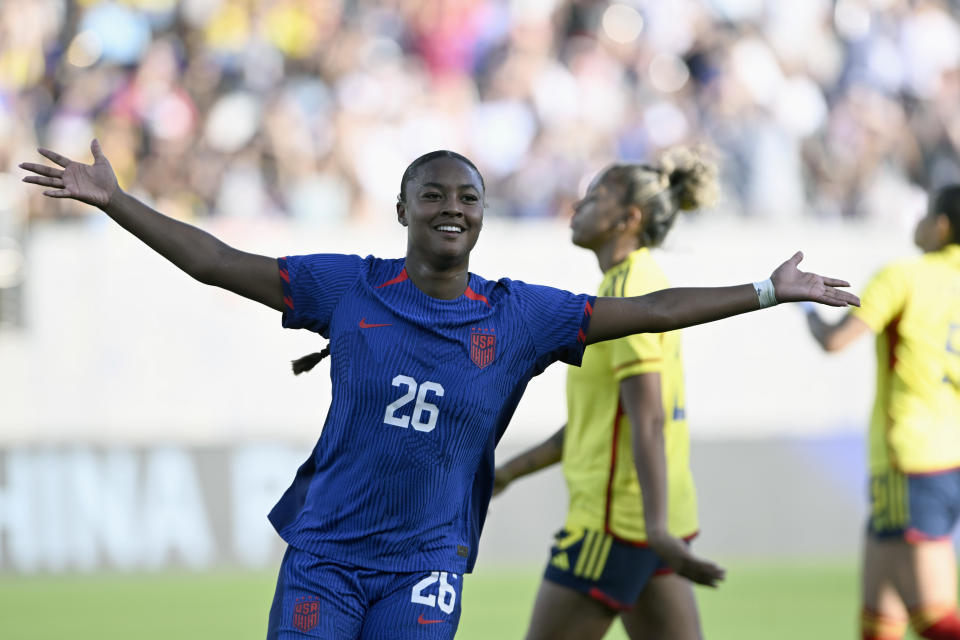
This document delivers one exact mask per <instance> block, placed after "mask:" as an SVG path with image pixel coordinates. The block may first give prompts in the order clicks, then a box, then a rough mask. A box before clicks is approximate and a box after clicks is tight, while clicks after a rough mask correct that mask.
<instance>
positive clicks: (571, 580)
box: [543, 528, 689, 611]
mask: <svg viewBox="0 0 960 640" xmlns="http://www.w3.org/2000/svg"><path fill="white" fill-rule="evenodd" d="M688 542H689V540H688ZM670 573H673V571H672V570H671V569H670V567H668V566H667V565H666V563H664V561H663V560H662V559H661V558H660V556H658V555H657V554H656V553H654V551H653V550H652V549H650V548H649V547H647V546H645V545H643V543H637V542H629V541H626V540H621V539H619V538H616V537H614V536H612V535H610V534H608V533H604V532H603V531H594V530H590V529H582V528H575V529H573V528H571V529H566V528H565V529H561V530H560V531H558V532H557V534H556V536H555V541H554V543H553V546H552V547H551V548H550V561H549V562H547V568H546V569H545V570H544V573H543V577H544V579H545V580H549V581H550V582H553V583H555V584H558V585H561V586H564V587H568V588H570V589H574V590H576V591H579V592H581V593H583V594H585V595H587V596H589V597H591V598H593V599H594V600H597V601H598V602H601V603H603V604H605V605H606V606H608V607H610V608H611V609H614V610H616V611H626V610H627V609H630V608H632V607H633V605H634V603H635V602H636V601H637V598H638V597H640V594H641V593H642V592H643V590H644V589H645V588H646V586H647V584H649V582H650V580H651V579H653V578H654V577H655V576H658V575H667V574H670Z"/></svg>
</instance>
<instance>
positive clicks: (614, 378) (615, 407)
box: [563, 248, 699, 543]
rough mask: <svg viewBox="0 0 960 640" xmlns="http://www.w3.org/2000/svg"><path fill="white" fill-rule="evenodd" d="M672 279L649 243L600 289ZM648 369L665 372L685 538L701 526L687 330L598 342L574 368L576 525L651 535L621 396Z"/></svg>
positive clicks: (652, 285) (617, 290) (626, 535)
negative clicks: (686, 379)
mask: <svg viewBox="0 0 960 640" xmlns="http://www.w3.org/2000/svg"><path fill="white" fill-rule="evenodd" d="M669 286H670V285H669V283H668V282H667V279H666V276H664V274H663V272H662V271H661V270H660V267H659V266H657V264H656V262H654V260H653V257H652V256H651V255H650V251H649V250H648V249H646V248H642V249H639V250H637V251H634V252H633V253H631V254H630V255H629V256H628V257H627V258H626V259H625V260H624V261H623V262H621V263H620V264H618V265H616V266H615V267H613V268H611V269H610V270H609V271H607V272H606V273H605V274H604V277H603V282H602V283H601V285H600V291H599V294H598V295H600V296H612V297H629V296H640V295H644V294H646V293H651V292H653V291H658V290H660V289H665V288H667V287H669ZM644 373H659V374H660V387H661V390H662V393H663V411H664V425H663V432H664V433H663V435H664V446H665V450H666V462H667V498H668V509H667V520H668V522H667V526H668V529H669V531H670V533H671V534H673V535H675V536H679V537H689V536H691V535H694V534H695V533H696V532H697V529H698V527H699V524H698V521H697V499H696V492H695V490H694V486H693V475H692V473H691V472H690V436H689V433H688V431H687V420H686V415H685V398H684V389H683V360H682V354H681V347H680V332H679V331H671V332H669V333H643V334H636V335H632V336H627V337H625V338H619V339H617V340H608V341H606V342H598V343H596V344H592V345H590V346H588V347H587V349H586V351H585V352H584V355H583V362H582V363H581V365H580V366H579V367H570V368H569V369H568V370H567V428H566V430H565V433H564V440H563V473H564V476H565V477H566V481H567V488H568V490H569V493H570V508H569V511H568V514H567V524H566V526H567V528H568V529H573V528H578V527H585V528H588V529H594V530H599V531H606V532H607V533H609V534H611V535H613V536H614V537H617V538H620V539H622V540H626V541H629V542H639V543H642V542H644V541H645V540H646V527H645V525H644V516H643V501H642V499H641V495H640V482H639V481H638V480H637V472H636V469H635V468H634V462H633V449H632V442H633V436H632V431H631V425H630V420H629V418H628V417H627V415H626V413H625V411H624V409H623V407H622V406H621V403H620V381H621V380H624V379H625V378H629V377H631V376H636V375H640V374H644Z"/></svg>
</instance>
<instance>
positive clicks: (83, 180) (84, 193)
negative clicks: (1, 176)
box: [20, 139, 119, 209]
mask: <svg viewBox="0 0 960 640" xmlns="http://www.w3.org/2000/svg"><path fill="white" fill-rule="evenodd" d="M37 151H39V152H40V155H42V156H43V157H45V158H47V159H49V160H51V161H53V162H55V163H56V164H58V165H60V166H61V167H62V169H58V168H57V167H51V166H49V165H45V164H36V163H34V162H22V163H21V164H20V168H21V169H26V170H27V171H32V172H33V173H35V174H37V175H33V176H26V177H25V178H24V179H23V181H24V182H29V183H31V184H38V185H41V186H43V187H52V188H51V189H48V190H46V191H44V192H43V195H45V196H49V197H51V198H73V199H74V200H79V201H80V202H85V203H87V204H92V205H93V206H95V207H100V208H101V209H103V208H104V207H106V206H107V204H109V202H110V198H111V197H112V196H113V195H114V193H116V192H117V191H118V190H119V186H118V185H117V176H116V175H115V174H114V172H113V167H111V166H110V161H109V160H107V157H106V156H105V155H103V151H102V150H101V149H100V143H99V142H98V141H97V140H96V139H94V140H93V142H91V143H90V151H91V152H92V153H93V164H82V163H80V162H74V161H73V160H71V159H70V158H67V157H64V156H62V155H60V154H59V153H56V152H55V151H51V150H50V149H37Z"/></svg>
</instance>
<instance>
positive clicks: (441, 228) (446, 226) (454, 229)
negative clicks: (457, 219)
mask: <svg viewBox="0 0 960 640" xmlns="http://www.w3.org/2000/svg"><path fill="white" fill-rule="evenodd" d="M437 231H452V232H453V233H461V232H462V231H463V229H461V228H460V227H455V226H453V225H449V224H442V225H440V226H439V227H437Z"/></svg>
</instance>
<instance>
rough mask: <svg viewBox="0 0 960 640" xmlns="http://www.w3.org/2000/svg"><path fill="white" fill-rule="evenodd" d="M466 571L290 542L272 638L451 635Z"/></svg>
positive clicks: (423, 639) (432, 638)
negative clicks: (348, 555)
mask: <svg viewBox="0 0 960 640" xmlns="http://www.w3.org/2000/svg"><path fill="white" fill-rule="evenodd" d="M462 577H463V576H460V575H457V574H452V573H447V572H446V571H420V572H416V573H388V572H383V571H374V570H371V569H362V568H359V567H351V566H349V565H344V564H340V563H338V562H332V561H329V560H327V559H325V558H321V557H319V556H315V555H313V554H311V553H307V552H306V551H301V550H299V549H295V548H293V547H287V552H286V554H284V556H283V562H282V563H281V564H280V575H279V577H278V578H277V590H276V593H275V594H274V596H273V605H272V606H271V607H270V622H269V627H268V629H267V639H268V640H281V639H284V638H301V639H302V638H323V639H324V640H450V639H452V638H453V636H454V634H455V633H456V631H457V625H458V624H459V622H460V593H461V583H462Z"/></svg>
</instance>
